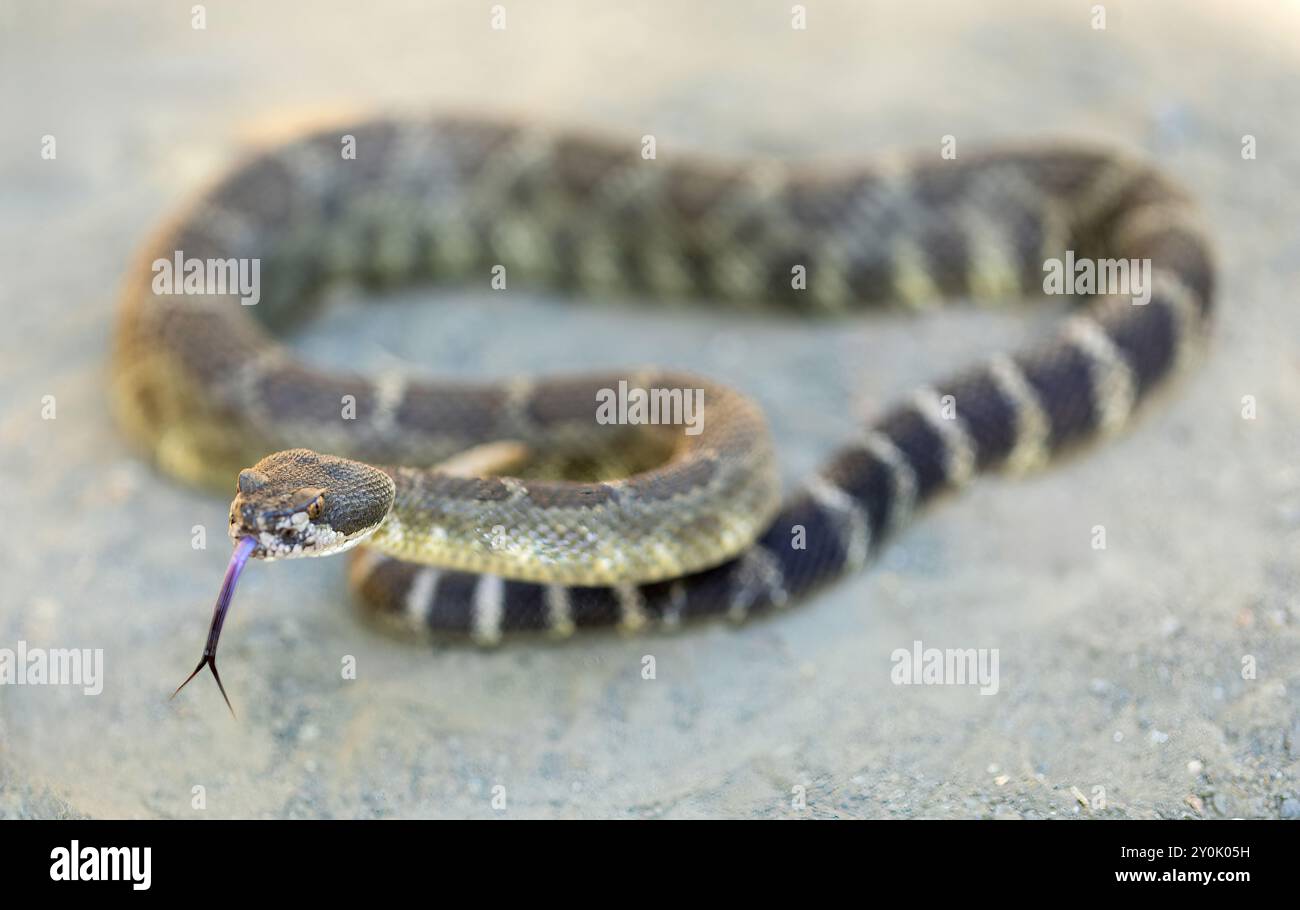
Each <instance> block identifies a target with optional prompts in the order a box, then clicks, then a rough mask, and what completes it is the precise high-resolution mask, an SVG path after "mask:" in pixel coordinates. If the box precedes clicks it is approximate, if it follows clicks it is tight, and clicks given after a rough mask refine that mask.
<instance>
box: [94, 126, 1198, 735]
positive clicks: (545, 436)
mask: <svg viewBox="0 0 1300 910" xmlns="http://www.w3.org/2000/svg"><path fill="white" fill-rule="evenodd" d="M645 138H646V137H640V136H624V135H618V134H615V133H613V132H610V133H606V134H601V133H598V132H594V131H582V130H575V129H570V128H564V127H556V126H550V125H545V124H533V123H528V122H523V121H517V120H506V119H494V118H491V117H485V116H478V115H474V116H465V115H449V114H433V115H419V116H410V115H400V116H396V115H385V116H375V117H372V118H371V119H368V120H364V121H361V122H356V123H352V124H348V125H346V126H345V127H343V128H337V127H336V128H332V129H319V130H316V131H313V132H308V133H307V134H305V135H302V136H299V137H298V138H294V139H291V140H290V141H287V142H283V143H280V144H278V145H274V146H272V147H269V148H264V149H260V150H257V151H254V152H252V153H250V154H249V156H248V157H247V159H246V160H245V161H244V162H243V163H241V164H239V165H237V166H236V167H234V168H233V169H232V170H231V171H229V172H228V173H226V174H225V175H224V176H222V177H221V178H219V179H218V180H217V181H216V182H215V183H213V184H212V185H211V186H210V187H209V188H207V189H205V190H203V191H202V192H200V193H199V194H198V195H197V196H196V198H195V199H194V200H193V201H192V202H190V203H189V204H187V205H186V206H184V207H183V208H182V209H181V210H180V211H179V213H178V214H176V215H174V216H173V217H172V218H171V219H169V220H168V221H167V222H166V223H165V224H164V225H163V226H162V227H161V228H160V229H159V230H158V231H157V232H156V233H155V234H154V235H153V236H152V238H151V239H150V240H148V241H147V242H146V243H145V244H144V245H143V247H142V248H141V251H140V254H139V257H138V260H137V261H136V262H134V263H133V264H132V265H131V266H129V267H128V269H127V272H126V277H125V281H124V283H123V288H122V291H121V297H120V305H119V309H118V318H117V323H116V333H115V339H114V343H113V354H112V367H111V395H112V399H113V402H114V407H115V411H116V413H117V415H118V418H119V421H120V423H121V425H122V426H123V428H124V429H125V431H126V432H127V434H128V435H129V436H130V437H131V438H132V439H134V440H135V441H136V442H137V444H138V445H139V447H140V448H141V449H142V451H144V452H145V453H146V454H147V455H148V457H150V458H151V459H152V460H153V462H154V463H155V464H156V465H157V466H158V467H159V468H160V469H161V470H162V471H163V472H165V473H167V474H170V475H172V476H173V477H175V478H178V479H180V480H182V481H185V482H188V483H194V484H199V485H202V486H205V487H208V488H213V489H229V485H230V484H231V481H232V479H233V480H234V482H235V488H236V489H235V497H234V500H233V502H232V504H231V508H230V513H229V532H230V536H231V538H232V540H233V542H234V545H235V550H234V555H233V556H232V560H231V564H230V567H229V569H228V570H227V577H226V583H225V584H223V587H222V595H221V596H220V597H219V599H218V608H217V610H215V611H214V618H213V625H212V629H211V630H210V635H209V641H208V647H207V648H206V649H205V652H204V660H203V661H201V662H200V664H199V667H197V668H196V669H195V673H197V672H198V671H199V670H200V669H202V667H203V666H204V664H205V663H207V664H208V665H209V666H210V667H211V669H212V672H213V675H214V676H216V678H217V682H218V684H220V677H219V676H217V674H216V662H215V655H216V642H217V639H218V637H219V634H220V630H221V623H222V622H223V621H224V617H225V610H226V608H227V607H228V606H229V599H230V596H231V593H232V592H233V586H234V582H235V581H236V580H237V578H238V577H239V573H240V571H242V568H243V566H244V564H245V561H246V560H248V559H260V560H266V561H272V560H276V559H283V558H297V557H310V556H325V555H331V554H334V553H339V552H343V551H345V550H351V551H352V557H351V563H350V565H349V569H348V578H349V581H350V584H351V586H352V588H353V589H354V590H355V591H356V592H357V594H358V598H357V599H358V601H359V602H360V604H361V605H362V610H363V613H364V615H365V616H366V617H367V618H369V619H371V620H374V621H375V622H377V623H378V624H380V625H381V626H383V627H384V628H386V629H389V630H390V631H395V632H401V633H405V634H414V635H417V636H422V637H425V638H429V639H432V640H434V641H438V642H442V641H457V640H464V639H468V640H470V641H473V642H476V643H479V644H483V645H494V644H496V643H498V642H500V641H502V640H503V639H504V638H507V637H510V636H515V635H522V634H525V633H542V634H547V635H550V636H552V637H557V638H562V637H566V636H569V635H571V634H572V633H574V632H575V631H578V630H587V629H600V628H605V629H609V628H620V629H624V630H635V629H641V628H647V627H652V626H658V627H669V628H671V627H675V626H677V625H679V624H681V623H683V622H686V621H688V620H694V619H699V618H704V617H727V618H729V619H731V620H743V619H745V618H747V617H751V616H756V615H759V614H764V613H770V612H772V611H774V610H779V609H782V608H785V607H787V606H789V605H791V604H793V603H795V602H797V601H800V600H805V599H807V598H808V596H809V595H810V594H811V593H812V592H814V591H815V590H817V589H819V588H821V587H823V586H825V585H827V584H828V583H830V582H833V581H835V580H837V579H840V578H843V577H844V576H846V575H848V574H850V573H853V572H856V571H858V570H859V569H861V568H862V567H863V566H864V565H865V564H866V563H867V562H868V560H869V559H870V558H871V557H873V556H874V555H875V554H876V553H878V552H879V551H880V549H881V548H882V546H883V545H884V543H885V542H886V541H887V540H888V539H889V538H890V537H891V536H893V535H895V534H897V532H898V531H899V529H900V528H902V527H904V526H906V525H907V524H908V523H909V521H910V520H911V519H912V517H913V516H914V515H915V514H916V513H917V512H918V509H919V507H921V506H923V505H925V504H927V503H929V502H930V501H931V500H933V499H934V498H936V497H937V496H938V495H940V494H941V493H944V492H952V491H956V490H960V489H962V488H963V487H965V486H967V485H968V484H969V483H970V482H971V481H972V480H973V479H974V478H975V477H976V476H978V475H980V474H982V473H987V472H992V471H1003V472H1007V473H1020V472H1024V471H1027V470H1033V469H1036V468H1039V467H1041V466H1043V465H1046V464H1048V463H1050V462H1051V461H1053V460H1054V459H1056V458H1057V457H1059V456H1060V455H1061V454H1062V453H1064V452H1067V451H1070V450H1073V449H1075V448H1076V447H1078V446H1080V445H1082V444H1084V443H1088V442H1091V441H1094V440H1097V439H1100V438H1102V437H1107V436H1110V435H1112V434H1113V433H1115V432H1116V431H1118V430H1119V429H1121V428H1122V427H1124V426H1126V425H1127V424H1128V423H1129V422H1130V420H1131V417H1132V416H1133V415H1134V414H1135V413H1137V412H1138V410H1139V408H1140V406H1141V405H1142V404H1143V403H1144V402H1146V400H1147V399H1148V398H1150V397H1151V396H1152V393H1153V392H1154V391H1155V390H1157V389H1158V388H1160V387H1162V386H1163V385H1165V384H1166V381H1167V380H1168V379H1169V378H1170V377H1172V376H1173V375H1175V374H1176V373H1178V372H1180V371H1181V368H1182V367H1183V366H1185V365H1186V364H1187V363H1189V362H1192V361H1193V360H1195V359H1196V358H1195V357H1193V356H1192V355H1194V354H1195V353H1196V352H1197V351H1199V350H1200V349H1201V348H1202V347H1203V345H1204V341H1205V339H1206V337H1207V336H1208V332H1207V329H1208V327H1209V325H1210V322H1211V320H1210V315H1211V311H1212V299H1213V296H1214V280H1215V267H1214V260H1213V252H1212V247H1211V244H1210V241H1209V239H1208V235H1207V231H1206V229H1205V227H1204V226H1203V223H1202V221H1201V218H1200V216H1199V214H1198V210H1197V207H1196V205H1195V204H1194V202H1193V201H1192V199H1191V198H1190V197H1189V195H1188V194H1187V192H1186V191H1185V190H1184V189H1182V188H1181V187H1180V186H1179V185H1178V184H1177V183H1175V182H1174V181H1173V180H1171V179H1170V178H1168V177H1167V176H1166V175H1165V174H1164V173H1162V172H1161V171H1160V170H1159V169H1158V168H1157V167H1156V166H1155V165H1153V164H1152V163H1149V162H1147V161H1145V160H1143V159H1142V158H1141V157H1138V156H1133V155H1129V154H1125V153H1121V152H1117V151H1114V150H1112V149H1109V148H1104V147H1093V146H1090V145H1086V144H1079V143H1055V144H1053V143H1039V144H1024V145H1014V144H1013V145H1007V146H1001V147H994V148H990V149H989V150H987V151H983V152H980V153H978V154H962V155H960V156H958V155H955V154H952V155H949V154H946V153H945V154H910V155H901V154H893V155H886V156H874V157H873V158H871V159H869V160H865V161H848V162H846V161H834V162H827V161H816V160H812V161H800V160H788V159H781V158H771V157H769V158H758V157H755V158H751V159H747V160H724V159H722V158H718V157H709V156H706V155H700V154H697V153H693V152H689V151H685V150H683V151H677V150H673V151H671V152H670V153H668V154H664V150H663V149H662V148H651V150H650V152H649V153H648V152H647V148H648V146H647V143H646V142H645V141H644V139H645ZM1062 255H1068V256H1069V257H1070V260H1071V261H1073V260H1075V259H1076V258H1077V259H1078V260H1083V259H1088V260H1089V261H1091V262H1093V263H1096V264H1097V268H1098V272H1097V274H1098V275H1099V276H1100V275H1103V274H1105V273H1106V269H1107V268H1108V267H1113V266H1114V264H1115V263H1123V262H1127V263H1131V264H1132V265H1133V268H1134V270H1135V271H1134V272H1133V274H1134V275H1137V274H1138V270H1139V267H1140V266H1143V267H1145V268H1146V269H1147V272H1148V279H1149V280H1148V281H1147V287H1146V288H1145V292H1144V293H1143V294H1142V295H1141V297H1140V298H1139V297H1138V296H1136V295H1135V293H1134V292H1133V289H1132V288H1131V287H1119V288H1116V287H1110V286H1103V285H1104V284H1105V282H1101V281H1097V282H1095V283H1091V284H1087V285H1085V286H1083V287H1082V289H1080V288H1079V287H1075V288H1074V289H1073V290H1074V294H1073V297H1074V298H1075V301H1076V302H1075V304H1074V305H1073V306H1071V307H1070V308H1068V310H1067V311H1066V313H1065V314H1064V315H1063V316H1062V318H1061V319H1060V320H1058V321H1057V322H1056V324H1055V325H1054V327H1052V328H1051V330H1050V331H1047V332H1046V333H1044V334H1042V335H1041V336H1036V337H1035V338H1034V339H1033V340H1032V342H1031V343H1030V344H1028V345H1027V346H1025V347H1024V348H1023V349H1022V350H1017V351H1013V352H1011V353H999V354H996V355H994V356H992V357H990V358H986V359H985V360H983V361H980V362H976V363H973V364H967V365H958V366H960V367H961V368H960V369H955V370H953V371H952V372H951V373H950V374H949V375H948V376H947V378H942V379H939V380H937V381H934V382H932V383H930V384H928V385H926V386H924V387H922V388H921V389H918V390H917V391H916V392H915V393H914V394H912V395H909V396H907V397H905V398H903V399H902V400H900V401H899V402H898V403H897V404H896V405H894V406H893V407H891V408H889V409H886V410H885V411H884V412H883V413H882V415H881V416H879V417H878V418H876V419H873V420H871V421H869V422H864V423H863V425H861V426H859V427H858V428H857V429H856V430H855V432H854V433H853V435H852V436H851V437H850V438H848V439H846V440H845V441H844V442H843V444H842V445H841V446H840V447H839V448H837V449H836V450H835V451H833V452H832V453H831V455H830V456H829V458H828V459H827V460H826V461H825V462H824V463H823V464H822V465H821V466H820V467H819V468H818V469H817V470H816V471H815V472H814V473H813V474H812V475H811V476H810V477H809V478H807V480H806V481H804V482H803V483H801V484H799V485H798V486H797V487H796V488H794V489H792V490H790V491H786V492H784V493H783V490H782V486H781V483H780V479H779V473H778V471H777V462H776V455H775V445H774V441H773V439H772V434H771V431H770V429H769V427H768V424H767V421H766V419H765V417H764V414H763V412H762V410H761V408H760V407H759V406H758V405H757V404H756V403H755V402H754V401H753V400H752V399H751V398H750V397H749V396H747V395H745V394H743V393H741V392H739V391H736V390H734V389H731V388H729V387H727V386H725V385H723V384H720V383H718V382H715V381H711V380H709V379H707V378H704V377H702V376H698V375H695V374H692V373H686V372H681V371H674V370H664V369H657V368H654V367H638V368H633V369H622V370H606V371H599V372H590V373H578V374H557V375H551V376H545V377H530V376H514V377H506V378H502V379H498V380H493V381H468V380H464V379H456V380H448V379H445V378H437V377H433V376H427V375H423V374H420V373H417V372H412V371H409V370H388V371H381V372H379V373H377V374H375V375H366V374H363V373H360V372H351V371H343V372H340V371H332V370H326V369H323V368H320V367H317V366H313V365H312V364H311V363H310V362H309V361H308V360H304V359H303V358H302V357H300V356H299V355H297V354H295V353H293V352H292V351H291V350H290V348H289V347H288V346H286V345H285V344H284V343H283V342H282V340H280V339H281V338H282V336H283V334H284V332H285V331H286V330H287V329H288V328H290V327H292V326H293V325H295V324H296V323H297V322H299V320H301V319H302V318H304V317H306V316H308V315H309V314H310V313H311V312H312V311H313V309H314V308H315V307H316V306H317V304H318V303H319V301H321V300H322V299H323V298H324V297H325V296H326V295H325V293H324V292H325V291H326V290H328V289H330V288H332V287H336V286H338V285H340V284H342V285H353V286H356V287H359V288H362V289H364V290H368V291H369V290H373V291H376V292H382V291H386V290H388V289H392V288H396V287H402V286H406V285H410V284H428V283H434V282H461V283H469V284H471V285H472V284H474V283H475V282H480V283H484V284H489V283H490V282H495V281H497V279H500V280H501V282H502V284H504V286H506V287H510V288H513V287H517V286H520V285H523V286H526V287H536V288H544V289H562V290H565V291H569V292H572V293H573V294H575V295H576V296H580V297H591V298H602V297H627V298H633V299H650V300H655V301H665V302H666V303H667V302H671V303H674V304H676V303H679V302H690V301H696V302H707V303H709V304H711V305H713V306H716V307H719V308H723V309H724V310H725V311H726V312H728V313H731V314H734V315H735V316H736V317H737V318H741V317H743V316H744V314H746V313H748V312H756V311H771V312H786V313H793V314H797V315H800V316H807V317H809V318H837V317H844V316H851V315H853V314H856V313H860V312H865V311H869V310H880V309H885V308H889V307H893V308H899V307H902V308H914V309H923V308H928V307H930V306H931V305H932V304H934V303H935V302H937V301H945V300H971V301H975V302H976V303H985V302H987V303H989V304H993V305H997V304H1001V303H1005V302H1006V301H1009V300H1017V299H1021V298H1026V297H1033V296H1042V294H1041V293H1040V292H1041V289H1043V288H1044V273H1045V269H1046V268H1047V266H1046V263H1049V262H1052V261H1054V258H1057V259H1059V257H1060V256H1062ZM173 262H174V263H176V265H177V267H178V269H179V271H180V272H183V273H184V280H182V276H181V275H180V274H175V275H173V276H172V278H173V280H171V281H170V282H169V281H166V280H161V279H162V278H163V277H165V273H166V271H167V267H166V265H165V264H167V263H173ZM195 262H197V263H198V265H197V266H192V265H191V264H192V263H195ZM214 264H215V265H214ZM253 265H256V267H257V271H256V272H253V271H252V266H253ZM245 267H247V268H246V272H247V273H249V274H256V275H257V276H258V281H257V284H258V288H257V291H256V294H255V295H248V294H244V295H243V296H241V293H240V291H241V288H237V287H235V285H237V284H238V281H237V280H236V275H237V272H238V270H239V269H240V268H245ZM1109 274H1110V276H1111V277H1112V278H1114V277H1116V275H1117V274H1118V273H1117V272H1115V271H1114V270H1113V268H1112V271H1111V272H1110V273H1109ZM223 276H229V281H226V282H223V281H221V280H220V279H221V278H222V277H223ZM191 279H193V280H191ZM1111 283H1112V284H1113V283H1114V282H1111ZM491 286H492V287H494V288H495V287H497V285H495V284H492V285H491ZM249 296H253V297H254V299H253V300H252V301H250V300H249ZM622 389H635V390H641V392H642V393H643V396H649V397H650V398H655V396H658V399H657V400H658V401H660V402H661V403H663V404H664V409H663V410H664V411H665V412H675V411H678V410H680V409H679V408H676V407H672V406H670V405H675V404H677V403H678V402H680V401H698V402H700V408H699V414H698V415H697V416H698V417H699V418H700V419H699V420H698V421H697V422H696V425H695V426H693V427H692V426H688V425H684V423H683V421H682V420H681V419H664V418H665V416H667V417H668V418H673V414H672V413H667V414H666V415H665V414H661V415H659V416H660V419H659V420H657V421H654V420H646V419H641V420H633V419H632V417H633V410H634V409H632V408H628V410H627V414H626V415H623V413H622V411H621V410H620V411H619V412H618V415H617V416H619V417H620V419H601V414H600V402H601V401H602V396H603V395H604V396H608V395H609V394H610V393H611V390H614V391H615V392H616V393H617V392H619V391H621V390H622ZM629 394H631V393H630V392H629ZM642 400H643V401H644V400H645V398H644V397H643V399H642ZM642 410H643V411H644V409H642ZM605 416H606V417H608V416H609V415H608V414H606V415H605ZM641 416H642V418H644V416H645V415H644V413H643V414H642V415H641ZM678 417H680V415H678ZM623 418H625V419H623ZM358 544H361V545H363V546H359V547H358V546H357V545H358ZM191 678H193V674H191ZM187 682H188V680H187ZM222 694H223V696H224V694H225V690H224V687H222ZM227 703H229V699H227ZM232 710H233V709H232Z"/></svg>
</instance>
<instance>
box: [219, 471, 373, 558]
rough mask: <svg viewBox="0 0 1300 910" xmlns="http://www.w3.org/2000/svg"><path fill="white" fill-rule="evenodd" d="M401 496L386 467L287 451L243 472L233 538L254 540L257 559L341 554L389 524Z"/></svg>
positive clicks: (232, 518) (232, 523)
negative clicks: (385, 524)
mask: <svg viewBox="0 0 1300 910" xmlns="http://www.w3.org/2000/svg"><path fill="white" fill-rule="evenodd" d="M394 495H395V488H394V486H393V479H392V478H391V477H389V476H388V475H387V474H386V473H384V472H383V471H381V470H380V469H379V468H376V467H372V466H371V465H368V464H363V463H362V462H359V461H351V460H350V459H347V458H338V457H336V456H333V455H321V454H319V453H317V452H313V451H311V450H310V449H287V450H285V451H283V452H276V453H275V454H273V455H268V456H266V457H265V458H263V459H262V460H261V461H259V462H258V463H257V464H255V465H253V466H252V467H251V468H245V469H244V470H242V471H240V472H239V482H238V489H237V491H236V493H235V499H234V501H233V502H232V503H231V504H230V537H231V539H232V540H234V541H235V542H236V543H238V542H239V541H240V540H241V539H243V538H250V537H251V538H253V539H255V540H256V542H257V543H256V546H255V547H254V549H253V551H252V554H251V555H252V557H253V558H255V559H265V560H273V559H289V558H294V557H298V556H328V555H331V554H333V553H341V552H342V551H344V550H346V549H348V548H349V547H351V546H354V545H355V544H356V543H358V542H359V541H361V540H362V539H363V538H365V537H366V536H367V535H369V534H371V533H372V532H373V531H374V530H375V529H376V528H378V527H379V526H380V525H381V524H383V522H384V519H385V518H387V517H388V511H389V509H390V508H392V505H393V497H394Z"/></svg>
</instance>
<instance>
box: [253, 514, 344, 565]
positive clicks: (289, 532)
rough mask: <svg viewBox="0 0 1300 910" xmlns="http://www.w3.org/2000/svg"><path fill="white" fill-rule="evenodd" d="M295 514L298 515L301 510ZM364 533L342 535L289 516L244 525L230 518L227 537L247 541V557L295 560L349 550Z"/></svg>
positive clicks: (320, 525)
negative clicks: (248, 544) (249, 542)
mask: <svg viewBox="0 0 1300 910" xmlns="http://www.w3.org/2000/svg"><path fill="white" fill-rule="evenodd" d="M296 515H302V513H301V512H298V513H296ZM364 536H365V534H354V535H351V536H349V535H346V534H343V533H341V532H339V531H336V530H334V529H333V528H332V527H330V526H329V525H328V524H324V523H321V522H313V521H305V522H304V521H301V520H299V521H294V520H293V516H290V517H285V518H280V519H278V520H275V521H272V522H260V521H259V522H258V523H256V524H252V525H250V524H245V523H243V522H239V521H236V520H235V519H234V518H231V524H230V538H231V540H233V541H234V542H235V544H236V545H238V544H239V543H240V542H241V541H245V540H247V541H251V545H250V546H251V549H250V552H249V558H250V559H260V560H263V561H264V562H274V561H276V560H277V559H296V558H299V557H307V556H332V555H334V554H335V553H341V552H343V551H344V550H347V549H350V548H351V547H353V546H355V545H356V544H357V543H359V542H360V541H361V538H362V537H364Z"/></svg>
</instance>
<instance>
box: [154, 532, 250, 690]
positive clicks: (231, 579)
mask: <svg viewBox="0 0 1300 910" xmlns="http://www.w3.org/2000/svg"><path fill="white" fill-rule="evenodd" d="M256 547H257V538H256V537H241V538H239V542H238V543H237V544H235V552H234V553H232V554H231V555H230V565H228V566H226V577H225V578H224V579H222V581H221V592H220V593H219V594H217V605H216V606H215V607H213V609H212V625H211V627H210V628H209V629H208V643H207V644H206V645H205V646H204V648H203V657H202V658H201V659H200V660H199V665H198V666H197V667H195V668H194V672H193V673H191V674H190V675H189V676H187V677H186V678H185V682H183V683H181V684H180V685H179V686H177V687H176V692H179V691H180V690H181V689H184V688H185V686H186V684H188V683H189V681H190V680H191V679H193V678H194V677H195V676H197V675H198V673H199V671H200V670H202V669H203V667H204V665H207V667H208V668H209V669H210V670H212V678H213V679H215V680H216V681H217V688H218V689H220V690H221V697H222V698H224V699H225V700H226V707H227V708H230V713H231V715H232V716H233V715H234V713H235V709H234V707H232V706H231V704H230V698H229V696H227V695H226V687H225V686H223V685H222V684H221V676H220V675H219V674H218V673H217V642H218V641H219V640H220V639H221V627H222V626H223V625H225V622H226V611H228V610H229V609H230V601H231V599H232V598H233V597H234V595H235V585H236V584H238V583H239V576H240V575H241V574H242V573H243V571H244V565H245V563H247V562H248V557H249V556H250V555H252V553H253V550H254V549H256ZM176 692H173V693H172V698H175V697H176Z"/></svg>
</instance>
